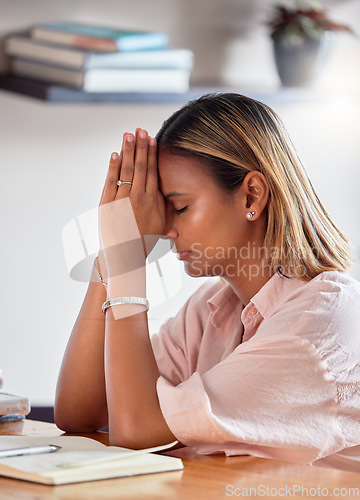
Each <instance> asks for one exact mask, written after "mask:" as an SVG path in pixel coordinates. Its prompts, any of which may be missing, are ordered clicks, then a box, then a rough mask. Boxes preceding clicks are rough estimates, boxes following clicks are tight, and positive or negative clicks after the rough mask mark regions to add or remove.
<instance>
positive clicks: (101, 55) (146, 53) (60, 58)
mask: <svg viewBox="0 0 360 500" xmlns="http://www.w3.org/2000/svg"><path fill="white" fill-rule="evenodd" d="M5 54H6V55H8V56H12V57H17V58H21V59H28V60H32V61H35V62H43V63H48V64H53V65H58V66H64V67H67V68H73V69H82V70H84V69H93V68H123V69H145V68H149V69H171V68H174V69H192V67H193V58H194V55H193V53H192V51H191V50H188V49H164V50H141V51H134V52H110V53H106V52H99V51H94V50H91V49H82V48H77V47H71V46H63V45H57V44H53V43H46V42H44V41H42V40H37V39H35V38H31V37H29V36H26V35H15V34H14V35H10V36H8V37H7V38H6V39H5Z"/></svg>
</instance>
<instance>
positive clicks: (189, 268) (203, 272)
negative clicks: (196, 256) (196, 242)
mask: <svg viewBox="0 0 360 500" xmlns="http://www.w3.org/2000/svg"><path fill="white" fill-rule="evenodd" d="M184 271H185V272H186V274H187V275H188V276H191V277H192V278H207V277H211V276H215V275H214V274H213V273H212V272H211V269H209V266H207V267H205V268H204V266H201V265H200V263H199V262H196V263H194V264H191V263H190V262H184Z"/></svg>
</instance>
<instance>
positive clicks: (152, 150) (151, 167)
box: [146, 137, 159, 192]
mask: <svg viewBox="0 0 360 500" xmlns="http://www.w3.org/2000/svg"><path fill="white" fill-rule="evenodd" d="M158 190H159V181H158V168H157V143H156V139H154V138H153V137H151V138H150V139H149V150H148V169H147V176H146V192H155V191H158Z"/></svg>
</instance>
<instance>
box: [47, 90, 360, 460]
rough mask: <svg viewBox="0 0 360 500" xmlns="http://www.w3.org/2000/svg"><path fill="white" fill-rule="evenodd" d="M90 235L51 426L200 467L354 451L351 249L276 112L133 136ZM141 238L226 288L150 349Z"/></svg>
mask: <svg viewBox="0 0 360 500" xmlns="http://www.w3.org/2000/svg"><path fill="white" fill-rule="evenodd" d="M99 233H100V252H99V258H98V259H96V262H95V264H96V266H95V267H94V271H93V275H92V279H91V281H90V284H89V288H88V292H87V294H86V297H85V300H84V303H83V305H82V308H81V310H80V313H79V317H78V319H77V321H76V324H75V326H74V329H73V332H72V335H71V338H70V340H69V344H68V347H67V350H66V353H65V356H64V360H63V364H62V368H61V372H60V376H59V381H58V387H57V395H56V407H55V418H56V423H57V425H58V426H59V427H60V428H62V429H64V430H67V431H74V432H79V431H80V432H81V431H82V432H85V431H94V430H96V429H100V428H103V427H105V426H108V427H109V435H110V442H111V443H112V444H114V445H120V446H125V447H129V448H144V447H148V446H152V445H160V444H165V443H170V442H172V441H174V440H178V441H179V445H181V444H182V445H189V446H192V447H194V449H195V450H196V451H198V452H199V453H218V452H224V453H226V454H227V455H238V454H253V455H257V456H261V457H270V458H276V459H281V460H288V461H292V462H302V463H306V462H313V461H315V460H318V459H320V458H322V457H325V456H328V455H331V454H333V453H335V452H337V451H339V450H342V449H344V448H347V447H350V446H355V445H357V444H360V419H359V408H360V398H359V387H360V361H359V360H360V336H359V335H358V332H359V326H358V325H360V307H359V306H360V287H359V284H358V283H357V282H356V281H355V280H353V279H352V278H350V277H349V276H348V275H347V274H345V271H346V270H347V269H348V268H349V266H350V263H351V257H350V249H349V242H348V240H347V239H346V238H345V236H344V235H343V234H342V233H341V232H340V230H339V229H338V228H337V227H336V226H335V224H334V223H333V222H332V221H331V219H330V218H329V216H328V214H327V213H326V211H325V210H324V208H323V206H322V205H321V203H320V201H319V199H318V198H317V196H316V194H315V192H314V190H313V188H312V185H311V183H310V181H309V179H308V177H307V175H306V173H305V171H304V169H303V167H302V165H301V163H300V161H299V159H298V158H297V156H296V153H295V151H294V149H293V147H292V145H291V142H290V140H289V139H288V137H287V135H286V133H285V131H284V128H283V126H282V124H281V122H280V121H279V119H278V118H277V116H276V115H275V114H274V112H273V111H272V110H271V109H269V108H268V107H267V106H265V105H264V104H261V103H259V102H257V101H254V100H252V99H249V98H247V97H244V96H241V95H236V94H218V95H210V96H204V97H202V98H200V99H199V100H197V101H192V102H190V103H189V104H187V105H186V106H185V107H184V108H182V109H181V110H179V111H178V112H176V113H175V114H174V115H173V116H172V117H170V119H169V120H167V121H166V122H165V123H164V124H163V127H162V128H161V130H160V131H159V133H158V135H157V138H156V140H155V139H153V138H150V137H149V136H148V134H147V132H146V131H144V130H141V129H138V130H137V131H136V133H135V135H133V134H125V135H124V140H123V146H122V152H121V155H120V156H119V155H118V154H116V153H114V154H113V155H112V157H111V160H110V165H109V171H108V174H107V179H106V182H105V186H104V190H103V193H102V198H101V202H100V208H99ZM149 235H162V236H166V237H167V238H171V239H172V240H173V242H174V245H175V247H176V251H177V254H178V258H179V259H180V260H182V261H183V262H184V265H185V270H186V272H187V273H188V274H190V275H192V276H195V277H196V276H219V277H220V278H221V279H217V278H215V279H213V280H208V281H207V282H206V283H205V285H203V286H202V287H200V289H199V290H198V291H197V292H196V293H195V294H194V295H193V296H192V297H191V298H190V299H189V300H188V302H187V303H186V305H185V306H184V308H183V309H182V310H181V311H180V312H179V314H178V315H177V316H176V317H175V318H172V319H170V320H168V321H167V322H166V323H165V325H164V326H163V327H162V329H161V331H160V333H159V334H158V335H153V336H152V337H151V340H150V338H149V334H148V325H147V314H146V309H147V308H148V304H147V301H146V297H145V267H144V259H145V256H144V253H145V254H147V252H148V250H149V247H151V244H150V243H151V241H149V238H146V236H149ZM154 238H155V239H156V238H157V236H155V237H153V239H154ZM152 243H153V242H152ZM144 250H145V251H144ZM98 276H99V278H100V279H98ZM104 285H106V286H104ZM132 297H135V299H132ZM111 299H118V300H115V301H111ZM107 301H109V302H107ZM134 301H135V303H134ZM102 309H103V310H104V312H103V311H102Z"/></svg>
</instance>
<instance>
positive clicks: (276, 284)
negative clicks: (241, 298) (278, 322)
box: [250, 273, 306, 319]
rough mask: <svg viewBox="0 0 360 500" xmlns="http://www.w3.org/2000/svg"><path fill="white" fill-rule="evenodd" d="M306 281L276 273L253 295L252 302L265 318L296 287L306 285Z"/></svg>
mask: <svg viewBox="0 0 360 500" xmlns="http://www.w3.org/2000/svg"><path fill="white" fill-rule="evenodd" d="M305 284H306V282H305V281H301V280H299V279H296V278H287V277H285V276H282V275H281V274H279V273H275V274H274V275H273V276H272V277H271V278H270V279H269V281H267V282H266V283H265V285H264V286H263V287H262V288H260V290H259V291H258V293H257V294H256V295H254V297H252V299H251V300H250V302H252V303H253V304H254V305H255V307H256V309H257V310H258V311H259V312H260V314H261V316H262V317H263V318H264V319H265V318H267V317H269V316H271V315H272V314H273V313H274V310H275V309H276V307H277V306H278V305H279V304H281V303H282V302H283V301H284V299H285V298H286V297H287V296H288V295H289V294H290V293H291V292H292V291H293V290H295V289H297V288H299V287H301V286H302V285H305Z"/></svg>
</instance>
